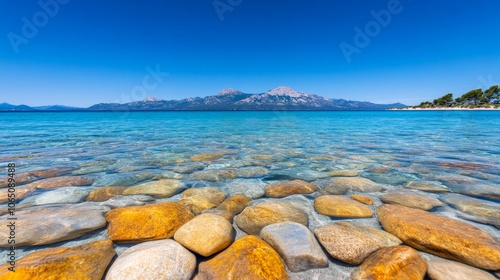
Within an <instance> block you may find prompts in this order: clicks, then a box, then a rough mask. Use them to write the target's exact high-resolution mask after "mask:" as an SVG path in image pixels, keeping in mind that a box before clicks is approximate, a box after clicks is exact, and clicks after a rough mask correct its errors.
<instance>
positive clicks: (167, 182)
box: [123, 179, 186, 198]
mask: <svg viewBox="0 0 500 280" xmlns="http://www.w3.org/2000/svg"><path fill="white" fill-rule="evenodd" d="M185 189H186V184H184V183H183V182H181V181H179V180H172V179H163V180H159V181H151V182H146V183H143V184H140V185H137V186H133V187H128V188H126V189H125V190H124V191H123V194H124V195H132V194H147V195H151V196H153V197H155V198H167V197H171V196H173V195H175V194H178V193H180V192H182V191H183V190H185Z"/></svg>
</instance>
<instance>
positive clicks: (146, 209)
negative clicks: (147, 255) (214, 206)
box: [106, 202, 194, 242]
mask: <svg viewBox="0 0 500 280" xmlns="http://www.w3.org/2000/svg"><path fill="white" fill-rule="evenodd" d="M193 218H194V215H193V214H192V213H191V212H190V211H189V210H188V209H187V208H186V207H184V206H183V205H181V204H179V203H175V202H164V203H158V204H151V205H144V206H131V207H124V208H117V209H113V210H111V211H109V212H108V213H107V214H106V220H107V221H108V222H109V226H108V235H109V238H110V239H111V240H113V241H114V242H139V241H147V240H155V239H164V238H170V237H172V236H174V233H175V232H176V231H177V229H179V228H180V227H181V226H182V225H183V224H185V223H187V222H188V221H190V220H191V219H193Z"/></svg>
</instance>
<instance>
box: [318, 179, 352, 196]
mask: <svg viewBox="0 0 500 280" xmlns="http://www.w3.org/2000/svg"><path fill="white" fill-rule="evenodd" d="M312 184H313V185H315V186H317V187H318V188H319V192H320V193H321V194H325V195H340V194H345V193H346V192H347V191H348V190H349V189H348V188H347V187H345V186H341V185H336V184H335V183H334V182H333V180H332V179H321V180H317V181H314V182H313V183H312Z"/></svg>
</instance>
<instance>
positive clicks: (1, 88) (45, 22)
mask: <svg viewBox="0 0 500 280" xmlns="http://www.w3.org/2000/svg"><path fill="white" fill-rule="evenodd" d="M57 1H59V2H57ZM44 7H45V8H44ZM216 7H217V8H216ZM499 10H500V2H499V1H495V0H476V1H462V2H456V1H450V0H443V1H424V0H400V1H397V0H389V1H386V0H384V1H352V0H350V1H347V0H345V1H343V0H342V1H340V0H335V1H332V0H309V1H305V0H304V1H298V0H296V1H294V0H287V1H272V0H268V1H260V0H216V1H213V0H170V1H169V0H144V1H130V0H122V1H102V0H101V1H98V0H86V1H78V0H40V1H38V2H37V1H28V0H17V1H15V0H4V1H0V35H1V37H0V102H8V103H12V104H28V105H33V106H35V105H48V104H65V105H71V106H82V107H86V106H90V105H92V104H95V103H101V102H120V103H124V102H129V101H135V100H138V99H142V98H143V97H145V96H146V95H147V96H155V97H160V98H163V99H181V98H185V97H193V96H206V95H213V94H216V93H218V92H219V91H220V90H221V89H223V88H226V87H234V88H237V89H239V90H241V91H243V92H248V93H258V92H265V91H267V90H269V89H272V88H274V87H277V86H280V85H286V86H290V87H293V88H295V89H296V90H298V91H305V92H308V93H314V94H319V95H323V96H326V97H330V98H344V99H351V100H363V101H372V102H379V103H389V102H397V101H400V102H403V103H406V104H410V105H412V104H417V103H419V102H421V101H423V100H429V99H433V98H436V97H439V96H441V95H443V94H445V93H448V92H453V93H454V94H455V95H460V94H463V93H464V92H466V91H468V90H469V89H472V88H478V87H483V88H486V87H488V86H490V85H491V84H499V83H500V68H499V65H500V23H499V20H498V11H499ZM374 14H378V15H380V16H379V21H377V20H376V17H377V16H374ZM388 15H390V18H389V17H388ZM31 25H32V26H31ZM30 27H31V28H30ZM33 27H34V29H33ZM356 28H357V29H356ZM367 28H368V29H367ZM355 30H361V32H362V33H363V35H359V33H357V31H355ZM356 36H357V37H356ZM365 36H366V37H365ZM363 37H365V39H366V38H368V39H369V41H366V40H365V41H363V40H362V39H360V38H363ZM356 39H357V40H356ZM341 44H343V45H344V46H347V45H348V46H350V47H348V48H347V50H348V51H347V53H350V54H348V55H346V54H345V53H346V49H345V48H344V49H342V48H341V47H340V45H341ZM353 50H354V51H353ZM152 72H158V73H157V74H154V75H152V74H151V73H152ZM167 73H168V75H167Z"/></svg>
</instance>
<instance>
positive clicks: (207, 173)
mask: <svg viewBox="0 0 500 280" xmlns="http://www.w3.org/2000/svg"><path fill="white" fill-rule="evenodd" d="M237 175H238V172H237V171H236V170H234V169H207V170H203V171H196V172H194V173H192V174H191V175H190V176H191V179H193V180H201V181H210V182H224V181H227V180H229V179H234V178H236V176H237Z"/></svg>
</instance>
